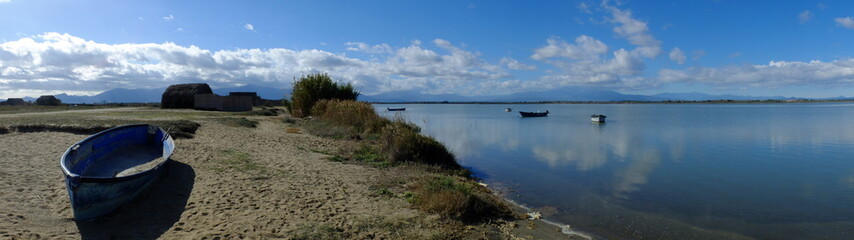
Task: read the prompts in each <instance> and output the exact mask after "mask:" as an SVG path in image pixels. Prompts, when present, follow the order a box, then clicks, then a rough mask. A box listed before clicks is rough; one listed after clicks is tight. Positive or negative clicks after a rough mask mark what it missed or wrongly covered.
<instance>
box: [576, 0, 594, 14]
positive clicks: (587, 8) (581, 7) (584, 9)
mask: <svg viewBox="0 0 854 240" xmlns="http://www.w3.org/2000/svg"><path fill="white" fill-rule="evenodd" d="M576 8H578V10H579V11H581V12H583V13H587V14H592V13H593V11H590V6H588V5H587V4H586V3H583V2H582V3H578V6H576Z"/></svg>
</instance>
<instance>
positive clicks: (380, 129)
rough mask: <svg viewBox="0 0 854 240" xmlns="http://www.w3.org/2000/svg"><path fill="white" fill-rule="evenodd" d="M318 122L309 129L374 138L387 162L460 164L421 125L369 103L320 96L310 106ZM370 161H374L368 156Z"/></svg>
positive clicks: (447, 166) (450, 167) (351, 136)
mask: <svg viewBox="0 0 854 240" xmlns="http://www.w3.org/2000/svg"><path fill="white" fill-rule="evenodd" d="M311 112H312V115H314V116H316V117H317V118H318V120H319V121H320V122H318V123H314V124H313V125H314V126H312V127H310V129H312V132H314V133H320V134H321V135H327V136H330V135H332V136H333V137H346V138H350V139H369V140H376V141H377V143H378V146H379V153H380V156H379V157H382V158H383V160H384V161H387V162H389V163H402V162H415V163H423V164H428V165H438V166H441V167H443V168H448V169H459V168H462V167H460V165H459V164H458V163H457V161H456V159H455V158H454V155H453V154H452V153H451V152H449V151H448V149H447V148H445V146H444V145H442V143H440V142H439V141H436V139H433V138H431V137H429V136H424V135H421V134H420V131H421V128H419V127H418V126H416V125H414V124H411V123H408V122H406V121H405V120H403V119H394V120H389V119H386V118H384V117H381V116H379V115H378V114H377V113H376V111H375V110H374V108H373V106H371V105H370V104H368V103H365V102H357V101H352V100H336V99H328V100H320V101H318V102H317V104H315V105H314V107H313V108H312V110H311ZM371 162H372V163H375V162H376V159H375V158H372V161H371Z"/></svg>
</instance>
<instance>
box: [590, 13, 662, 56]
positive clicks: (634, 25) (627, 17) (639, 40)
mask: <svg viewBox="0 0 854 240" xmlns="http://www.w3.org/2000/svg"><path fill="white" fill-rule="evenodd" d="M602 7H603V8H605V9H606V10H608V11H609V12H611V19H610V21H611V22H612V23H616V24H618V25H617V26H615V27H614V28H613V31H614V32H615V33H617V35H620V36H622V37H625V38H626V39H627V40H629V43H631V44H632V45H635V46H637V48H635V49H634V50H632V51H633V52H639V53H640V54H641V55H643V56H644V57H648V58H655V57H656V56H658V54H659V53H661V41H658V40H656V39H655V37H653V36H652V34H650V33H649V27H647V25H646V22H643V21H640V20H637V19H635V18H633V17H632V11H629V10H622V9H619V8H617V7H614V6H611V5H608V2H607V1H602Z"/></svg>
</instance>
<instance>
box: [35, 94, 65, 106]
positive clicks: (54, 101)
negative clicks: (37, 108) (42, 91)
mask: <svg viewBox="0 0 854 240" xmlns="http://www.w3.org/2000/svg"><path fill="white" fill-rule="evenodd" d="M36 104H38V105H44V106H59V105H60V104H62V101H60V100H59V99H58V98H56V97H54V96H53V95H42V96H41V97H39V98H38V99H36Z"/></svg>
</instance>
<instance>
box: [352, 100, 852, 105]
mask: <svg viewBox="0 0 854 240" xmlns="http://www.w3.org/2000/svg"><path fill="white" fill-rule="evenodd" d="M835 102H840V103H844V102H854V99H840V100H811V99H793V100H775V99H767V100H728V99H720V100H664V101H530V102H529V101H520V102H492V101H461V102H454V101H424V102H417V101H416V102H407V101H404V102H367V103H370V104H384V105H388V104H484V105H501V104H777V103H835Z"/></svg>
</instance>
